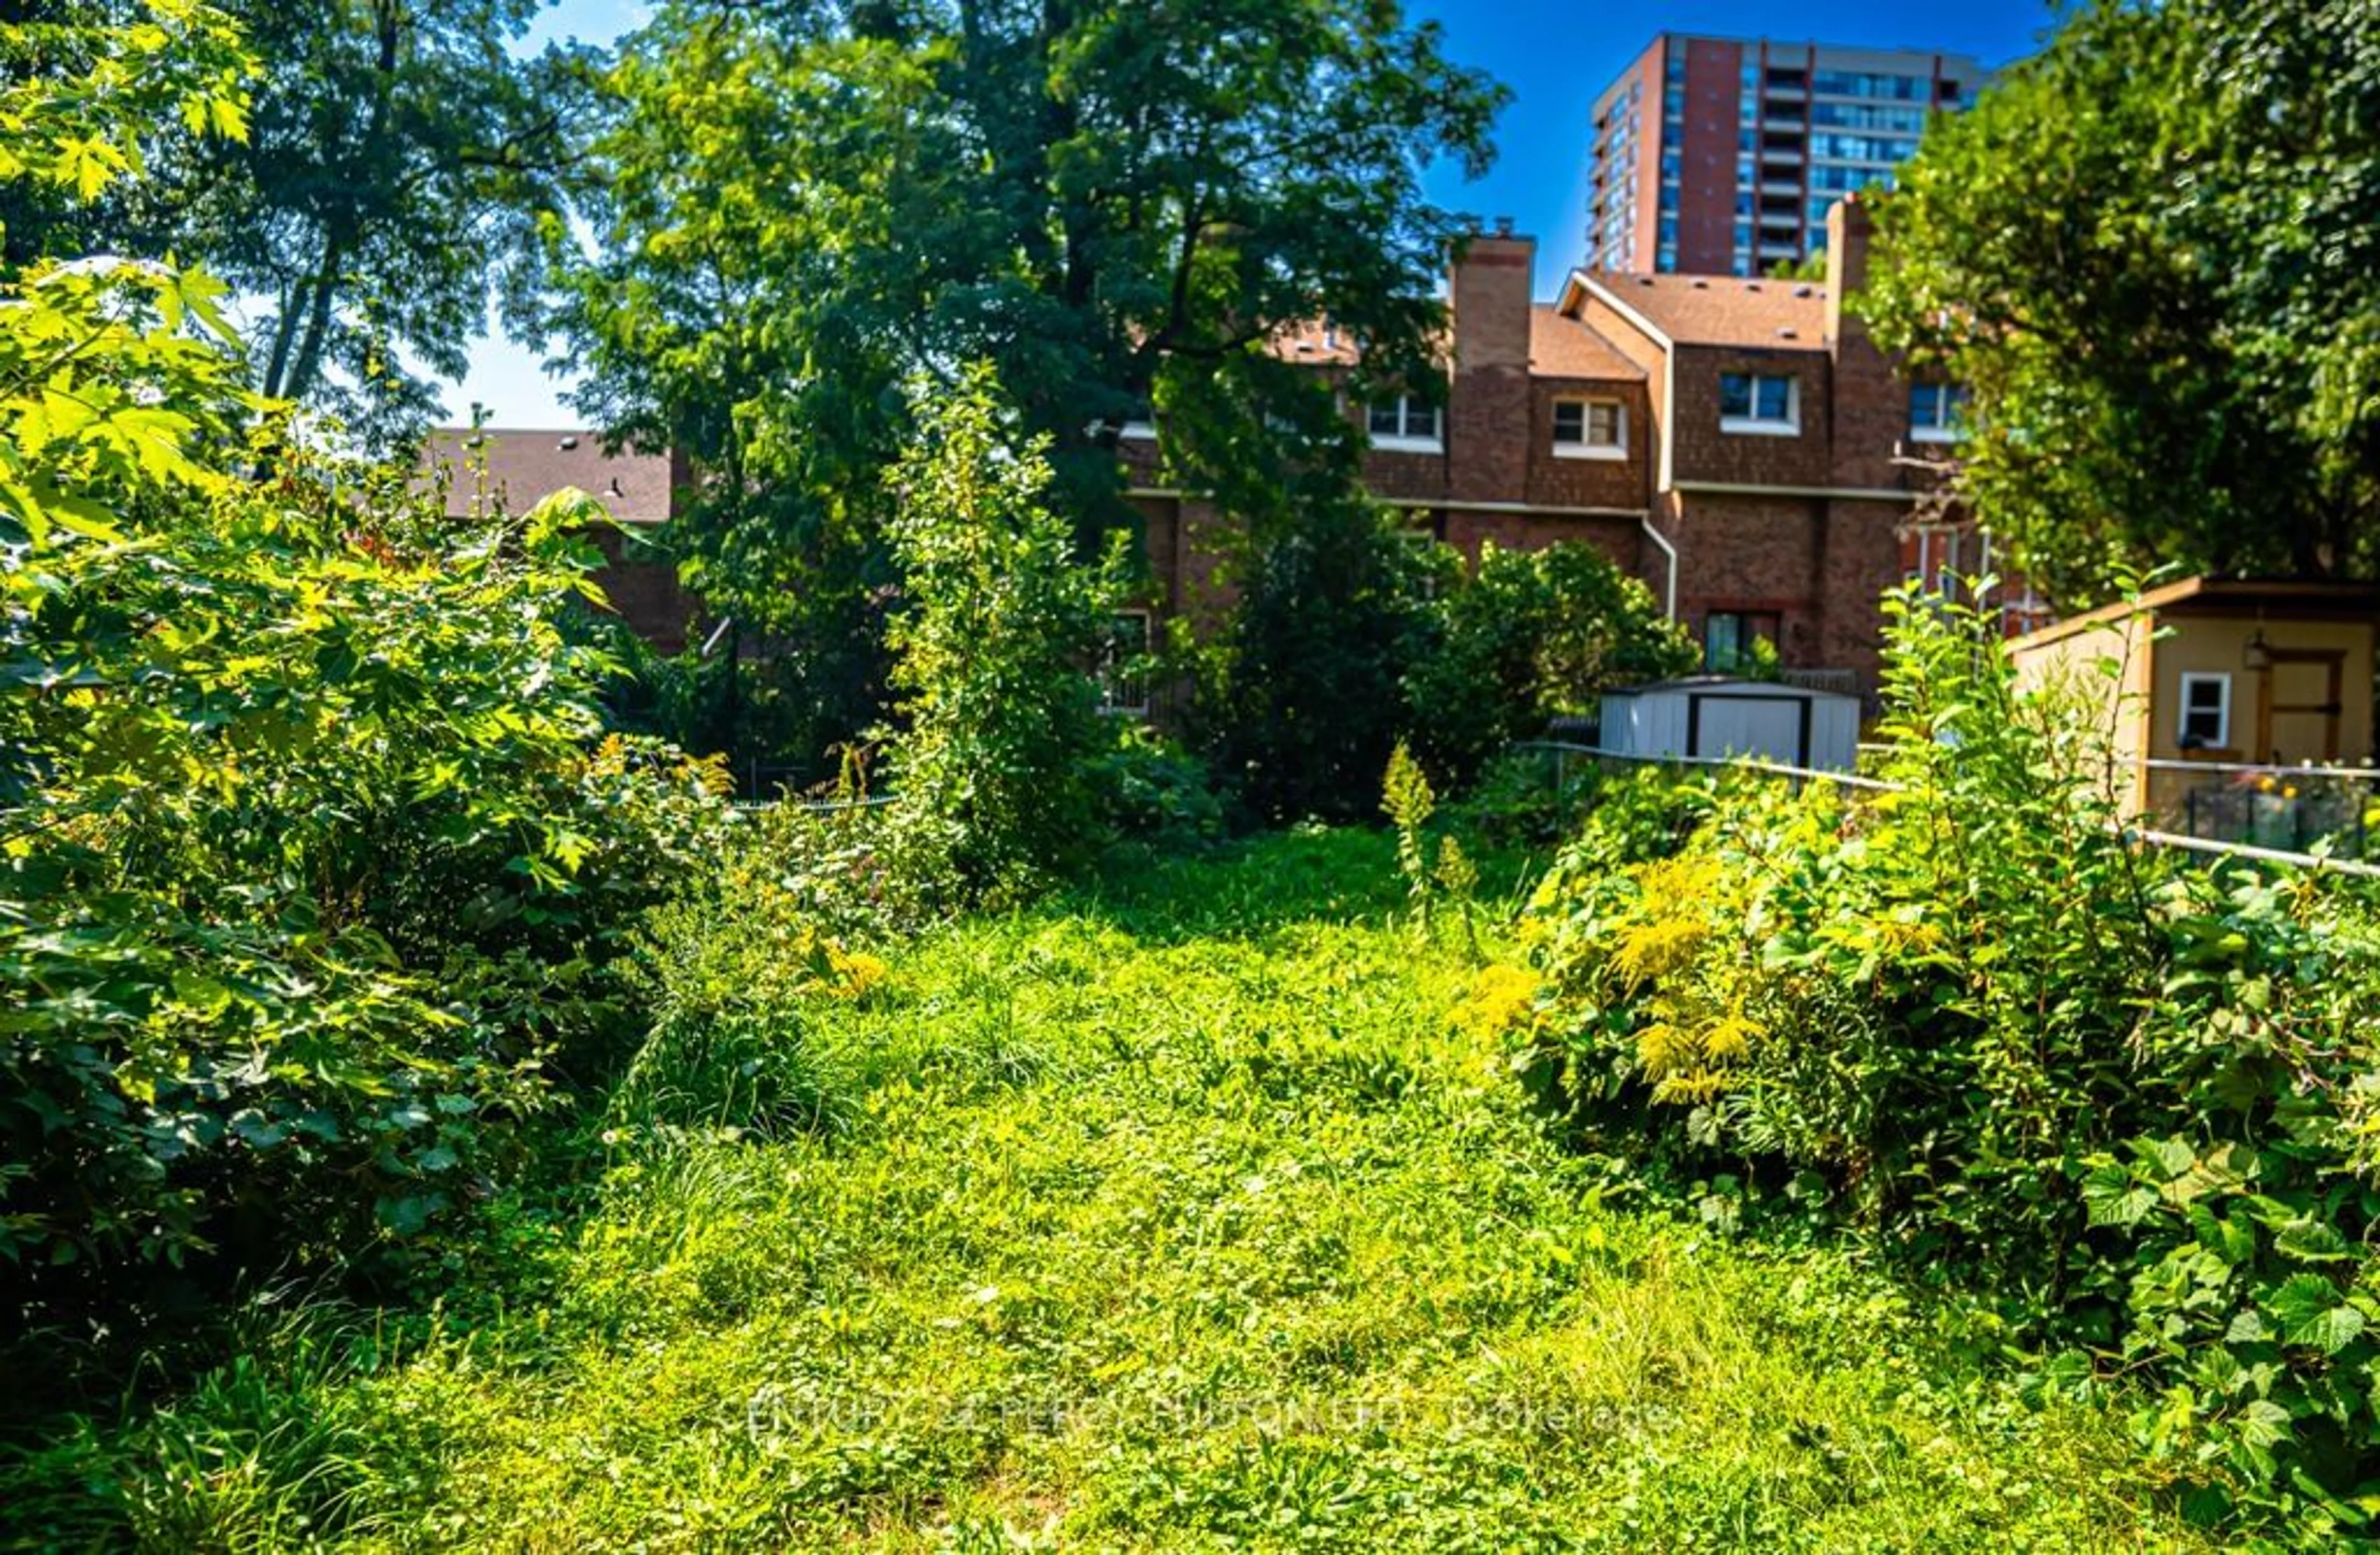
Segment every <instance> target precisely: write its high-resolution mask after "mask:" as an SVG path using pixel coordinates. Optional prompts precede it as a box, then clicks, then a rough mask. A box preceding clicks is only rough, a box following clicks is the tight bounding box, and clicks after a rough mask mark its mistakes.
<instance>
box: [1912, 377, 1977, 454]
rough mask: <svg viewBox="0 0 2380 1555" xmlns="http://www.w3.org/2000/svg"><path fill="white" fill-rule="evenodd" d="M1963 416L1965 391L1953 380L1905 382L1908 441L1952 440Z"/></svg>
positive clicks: (1934, 441)
mask: <svg viewBox="0 0 2380 1555" xmlns="http://www.w3.org/2000/svg"><path fill="white" fill-rule="evenodd" d="M1966 419H1967V391H1966V390H1965V389H1962V388H1961V387H1960V386H1959V385H1958V384H1956V383H1912V384H1910V385H1909V438H1910V441H1911V442H1913V443H1955V442H1957V441H1958V439H1959V436H1960V434H1961V431H1963V430H1964V428H1965V425H1966Z"/></svg>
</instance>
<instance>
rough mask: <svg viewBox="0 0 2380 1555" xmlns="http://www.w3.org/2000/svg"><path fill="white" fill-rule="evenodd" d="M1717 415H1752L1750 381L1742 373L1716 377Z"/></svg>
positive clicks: (1723, 374)
mask: <svg viewBox="0 0 2380 1555" xmlns="http://www.w3.org/2000/svg"><path fill="white" fill-rule="evenodd" d="M1718 413H1719V414H1720V415H1722V416H1749V415H1751V414H1752V379H1751V376H1750V375H1749V374H1746V373H1742V372H1722V373H1720V374H1719V375H1718Z"/></svg>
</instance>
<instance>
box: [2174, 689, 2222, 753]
mask: <svg viewBox="0 0 2380 1555" xmlns="http://www.w3.org/2000/svg"><path fill="white" fill-rule="evenodd" d="M2174 734H2175V737H2176V739H2177V740H2178V741H2179V742H2180V746H2181V748H2182V749H2184V750H2228V749H2230V748H2231V677H2230V675H2229V674H2226V673H2223V672H2221V671H2216V672H2211V673H2206V672H2197V671H2192V672H2189V673H2186V674H2183V675H2182V677H2181V711H2180V717H2179V719H2178V720H2177V727H2176V728H2175V731H2174Z"/></svg>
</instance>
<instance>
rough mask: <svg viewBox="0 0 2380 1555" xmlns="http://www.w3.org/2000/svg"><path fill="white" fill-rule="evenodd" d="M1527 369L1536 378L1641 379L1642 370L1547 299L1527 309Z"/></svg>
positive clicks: (1630, 381)
mask: <svg viewBox="0 0 2380 1555" xmlns="http://www.w3.org/2000/svg"><path fill="white" fill-rule="evenodd" d="M1529 371H1530V372H1531V373H1532V374H1533V375H1535V376H1536V377H1539V378H1613V379H1619V380H1621V381H1624V382H1628V383H1639V382H1642V381H1643V379H1644V377H1645V370H1644V369H1643V368H1641V367H1638V366H1637V365H1636V364H1635V363H1634V362H1632V361H1630V360H1629V359H1628V358H1626V357H1623V356H1621V354H1620V350H1619V348H1618V347H1617V346H1613V345H1612V344H1611V342H1609V340H1606V339H1604V338H1603V336H1602V335H1600V334H1597V333H1596V332H1595V331H1594V330H1593V329H1592V328H1590V327H1589V326H1587V325H1586V324H1585V323H1582V322H1580V321H1578V320H1576V319H1573V318H1571V317H1570V316H1569V315H1567V314H1565V313H1563V312H1562V311H1561V310H1560V309H1558V308H1556V307H1555V306H1554V305H1553V304H1552V303H1550V302H1539V303H1533V304H1531V305H1530V308H1529Z"/></svg>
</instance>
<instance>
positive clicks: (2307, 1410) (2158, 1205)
mask: <svg viewBox="0 0 2380 1555" xmlns="http://www.w3.org/2000/svg"><path fill="white" fill-rule="evenodd" d="M1895 608H1896V610H1897V612H1898V614H1899V617H1900V619H1899V621H1898V624H1897V625H1896V626H1895V628H1894V641H1893V647H1892V650H1891V653H1890V667H1889V674H1888V706H1889V712H1888V718H1887V721H1886V723H1885V726H1884V729H1883V734H1884V735H1885V736H1886V738H1887V739H1888V742H1889V754H1888V756H1887V757H1886V758H1885V759H1884V760H1883V762H1882V764H1881V767H1880V769H1879V775H1881V776H1883V777H1885V778H1887V779H1888V780H1891V781H1894V782H1896V783H1899V784H1903V785H1905V786H1904V789H1903V791H1901V792H1897V793H1892V794H1888V795H1883V796H1874V797H1863V798H1861V799H1860V800H1859V802H1857V803H1855V804H1847V803H1846V802H1845V800H1844V799H1843V798H1842V797H1841V796H1838V795H1837V794H1835V793H1833V792H1832V791H1829V790H1828V789H1826V788H1824V787H1815V788H1813V789H1811V790H1809V791H1807V792H1804V793H1803V794H1801V795H1799V796H1794V795H1791V794H1788V793H1787V792H1785V791H1784V790H1782V789H1781V788H1780V787H1779V786H1777V785H1775V784H1755V783H1754V782H1753V781H1752V780H1745V781H1744V783H1743V784H1740V785H1738V786H1736V787H1734V788H1732V789H1731V790H1725V791H1722V792H1721V793H1720V794H1719V796H1718V798H1717V801H1716V802H1715V803H1713V802H1712V801H1710V800H1708V799H1704V800H1700V801H1697V802H1696V803H1695V808H1696V809H1699V810H1700V811H1702V813H1703V814H1704V816H1705V819H1704V820H1703V821H1702V824H1701V825H1700V827H1699V829H1698V830H1696V831H1694V833H1693V834H1692V836H1691V837H1689V838H1686V839H1685V840H1684V841H1683V842H1682V844H1681V845H1679V846H1677V847H1674V848H1672V849H1664V850H1662V851H1661V854H1660V856H1656V857H1653V858H1651V859H1649V860H1646V855H1647V852H1648V850H1647V849H1646V848H1645V845H1644V843H1645V832H1644V828H1643V827H1642V826H1640V825H1639V824H1637V823H1636V822H1635V821H1633V820H1622V821H1617V822H1615V821H1610V820H1606V819H1605V817H1604V816H1603V815H1600V814H1598V815H1597V817H1596V818H1594V819H1593V820H1590V822H1589V825H1588V828H1587V833H1586V838H1585V841H1584V842H1582V843H1581V844H1579V845H1578V846H1577V847H1576V848H1575V849H1574V850H1573V852H1572V853H1571V854H1570V855H1568V856H1566V857H1565V859H1564V861H1563V863H1562V865H1561V867H1560V869H1559V870H1558V871H1557V872H1556V874H1555V875H1554V876H1553V877H1552V878H1551V879H1550V880H1549V881H1548V883H1547V885H1546V887H1545V888H1544V890H1543V891H1542V892H1541V893H1540V895H1539V897H1538V900H1537V903H1536V908H1535V911H1534V913H1533V926H1532V927H1531V928H1530V929H1529V930H1528V933H1529V935H1530V936H1531V938H1532V939H1533V940H1534V941H1535V942H1536V943H1537V944H1538V945H1539V946H1540V947H1541V948H1540V952H1539V956H1540V962H1541V965H1542V966H1543V968H1544V970H1545V971H1546V973H1547V975H1548V978H1550V979H1551V980H1552V982H1553V984H1554V986H1555V989H1556V990H1557V991H1556V994H1555V997H1554V999H1553V1001H1552V1002H1551V1005H1550V1008H1549V1012H1548V1016H1547V1019H1546V1022H1545V1025H1544V1027H1543V1029H1544V1030H1545V1032H1546V1033H1547V1034H1548V1038H1549V1039H1551V1041H1552V1043H1553V1045H1554V1048H1555V1051H1556V1053H1557V1055H1558V1056H1559V1058H1560V1060H1561V1062H1562V1063H1564V1064H1565V1065H1566V1067H1567V1069H1568V1073H1569V1086H1568V1089H1569V1094H1570V1096H1571V1097H1572V1099H1573V1102H1574V1103H1575V1104H1577V1105H1579V1106H1580V1107H1581V1108H1582V1109H1583V1112H1582V1118H1583V1120H1585V1121H1588V1122H1589V1123H1590V1124H1591V1126H1592V1127H1594V1128H1595V1129H1597V1130H1598V1131H1601V1132H1603V1133H1604V1136H1605V1137H1606V1138H1608V1139H1615V1140H1616V1139H1618V1138H1620V1137H1621V1136H1623V1134H1625V1133H1633V1132H1634V1131H1636V1130H1639V1129H1644V1128H1645V1127H1646V1126H1647V1125H1649V1127H1650V1130H1651V1135H1652V1138H1653V1141H1654V1146H1653V1148H1654V1149H1655V1151H1656V1152H1657V1153H1658V1155H1659V1156H1661V1157H1663V1158H1665V1159H1666V1160H1669V1161H1670V1163H1671V1166H1672V1169H1673V1170H1675V1171H1677V1172H1680V1173H1681V1174H1682V1175H1683V1176H1689V1177H1693V1176H1699V1177H1702V1178H1704V1179H1706V1181H1710V1182H1714V1183H1715V1182H1716V1180H1717V1174H1719V1173H1728V1174H1730V1182H1731V1183H1733V1184H1734V1187H1733V1188H1732V1189H1731V1190H1730V1197H1733V1198H1740V1197H1742V1196H1743V1195H1744V1194H1746V1193H1749V1194H1751V1195H1753V1196H1755V1197H1763V1198H1766V1199H1767V1200H1769V1201H1771V1202H1775V1203H1778V1204H1779V1205H1785V1204H1793V1205H1798V1206H1800V1207H1802V1208H1804V1209H1806V1208H1808V1207H1810V1206H1813V1205H1815V1204H1820V1203H1831V1205H1832V1206H1833V1207H1834V1208H1835V1209H1836V1210H1837V1212H1839V1213H1841V1214H1843V1215H1847V1216H1849V1217H1850V1218H1851V1219H1852V1221H1855V1222H1856V1223H1857V1224H1859V1225H1860V1226H1862V1227H1864V1229H1865V1230H1866V1231H1867V1232H1868V1233H1871V1234H1872V1235H1873V1237H1874V1238H1875V1239H1876V1244H1877V1245H1878V1246H1879V1247H1880V1248H1882V1249H1884V1250H1885V1251H1886V1252H1888V1254H1889V1255H1890V1256H1892V1257H1895V1258H1896V1259H1898V1260H1900V1261H1902V1262H1903V1263H1904V1265H1905V1266H1906V1267H1908V1268H1909V1269H1911V1270H1914V1271H1918V1272H1921V1273H1922V1274H1924V1275H1925V1276H1926V1277H1928V1278H1936V1279H1942V1280H1947V1281H1957V1282H1973V1283H1974V1284H1977V1285H1979V1286H1980V1287H1981V1288H1982V1289H1984V1290H1985V1291H1987V1292H1989V1293H1990V1294H1991V1295H1992V1296H1993V1298H1994V1299H1995V1300H1997V1301H1998V1303H1999V1304H2000V1306H2001V1310H2002V1313H2003V1319H2004V1321H2005V1322H2006V1323H2007V1325H2008V1329H2009V1332H2010V1335H2011V1336H2012V1337H2014V1338H2017V1339H2020V1340H2022V1342H2027V1343H2030V1344H2034V1345H2046V1346H2050V1347H2052V1348H2053V1349H2055V1348H2058V1347H2064V1346H2080V1347H2085V1348H2086V1349H2087V1352H2088V1355H2087V1356H2082V1355H2078V1356H2076V1357H2075V1358H2073V1359H2072V1360H2071V1361H2068V1360H2059V1361H2058V1362H2055V1363H2053V1364H2052V1365H2051V1366H2049V1367H2047V1368H2046V1370H2045V1372H2044V1374H2043V1375H2044V1379H2045V1385H2051V1386H2056V1385H2076V1384H2080V1383H2082V1382H2083V1380H2084V1379H2088V1378H2090V1377H2091V1376H2092V1375H2093V1374H2094V1373H2096V1374H2098V1376H2099V1377H2100V1379H2102V1381H2105V1380H2107V1379H2112V1378H2114V1377H2116V1376H2119V1375H2126V1376H2133V1377H2138V1378H2141V1379H2145V1380H2147V1381H2148V1382H2149V1383H2150V1384H2151V1385H2152V1387H2153V1389H2155V1390H2156V1392H2155V1398H2154V1400H2153V1401H2149V1402H2143V1403H2142V1404H2141V1405H2140V1406H2139V1407H2138V1408H2137V1410H2136V1411H2135V1413H2134V1418H2133V1423H2134V1426H2135V1428H2136V1430H2137V1433H2138V1435H2139V1438H2140V1440H2141V1441H2142V1443H2143V1446H2145V1447H2146V1448H2148V1449H2149V1450H2150V1451H2152V1452H2155V1453H2156V1454H2157V1455H2159V1456H2160V1457H2164V1458H2169V1459H2170V1460H2171V1461H2173V1462H2174V1464H2176V1471H2177V1472H2178V1473H2180V1474H2181V1475H2182V1476H2185V1477H2186V1478H2187V1479H2189V1480H2190V1481H2192V1482H2193V1483H2194V1484H2196V1485H2197V1486H2199V1487H2200V1490H2199V1493H2198V1494H2197V1496H2196V1497H2195V1499H2194V1502H2193V1504H2194V1506H2195V1507H2196V1509H2197V1511H2198V1512H2200V1513H2201V1514H2203V1515H2206V1516H2210V1517H2222V1516H2226V1515H2228V1514H2231V1513H2233V1512H2238V1513H2239V1514H2240V1515H2241V1516H2243V1517H2246V1518H2248V1519H2249V1520H2250V1521H2252V1522H2253V1520H2255V1519H2257V1518H2267V1517H2269V1518H2277V1519H2279V1520H2281V1523H2282V1525H2287V1526H2289V1527H2291V1528H2293V1529H2294V1530H2295V1531H2296V1532H2297V1533H2298V1534H2299V1535H2301V1536H2303V1537H2317V1536H2324V1535H2328V1534H2332V1533H2336V1532H2337V1531H2338V1530H2340V1529H2346V1528H2362V1527H2364V1526H2365V1525H2366V1524H2367V1522H2368V1520H2369V1517H2370V1512H2369V1510H2368V1508H2367V1507H2366V1506H2365V1505H2364V1504H2363V1502H2364V1500H2365V1499H2366V1498H2369V1497H2371V1496H2372V1495H2374V1494H2375V1493H2380V1484H2375V1483H2374V1481H2373V1480H2372V1479H2371V1477H2370V1476H2369V1468H2368V1465H2369V1464H2370V1463H2371V1462H2372V1461H2373V1452H2374V1447H2375V1446H2380V1414H2375V1407H2374V1397H2375V1395H2374V1392H2373V1391H2372V1385H2373V1383H2374V1380H2375V1379H2380V1378H2376V1377H2375V1373H2374V1365H2375V1362H2380V1345H2375V1344H2374V1340H2373V1338H2372V1337H2371V1335H2370V1334H2369V1333H2368V1331H2367V1330H2368V1329H2369V1328H2370V1327H2371V1326H2372V1324H2373V1323H2374V1321H2375V1320H2380V1290H2375V1288H2374V1283H2373V1281H2374V1262H2373V1260H2372V1258H2371V1257H2370V1253H2369V1247H2368V1243H2369V1239H2370V1237H2371V1235H2372V1234H2373V1231H2374V1225H2375V1223H2380V1219H2376V1218H2380V1191H2375V1189H2374V1186H2373V1184H2372V1178H2371V1168H2372V1164H2373V1152H2372V1149H2371V1146H2370V1139H2371V1134H2370V1127H2371V1120H2372V1117H2373V1096H2374V1087H2373V1083H2372V1078H2371V1077H2372V1075H2373V1073H2374V1063H2375V1057H2376V1056H2380V1053H2376V1052H2375V1039H2380V1028H2375V1027H2374V1022H2373V1020H2372V1014H2371V1013H2372V1011H2373V1010H2374V1009H2375V1008H2380V904H2375V903H2374V901H2372V900H2370V899H2369V897H2368V894H2365V893H2358V892H2356V891H2352V890H2350V889H2348V888H2347V887H2345V886H2341V885H2337V884H2333V883H2331V882H2328V881H2323V880H2320V879H2318V878H2313V877H2288V878H2278V879H2265V878H2260V877H2258V876H2256V875H2255V874H2253V873H2252V872H2249V871H2246V870H2243V869H2240V868H2237V867H2232V866H2223V865H2211V864H2208V863H2206V862H2204V861H2203V860H2198V859H2195V858H2192V856H2187V855H2181V854H2178V853H2175V852H2172V851H2169V850H2159V849H2143V848H2142V847H2140V846H2138V845H2137V844H2134V843H2132V842H2131V841H2130V840H2129V839H2128V837H2127V836H2126V834H2125V833H2124V831H2123V829H2122V827H2121V826H2120V825H2119V813H2118V810H2117V808H2116V807H2115V805H2114V804H2113V803H2112V801H2111V800H2109V799H2108V798H2107V796H2105V794H2104V792H2103V791H2102V789H2101V788H2100V787H2099V786H2098V780H2099V779H2100V778H2101V776H2102V775H2103V774H2104V773H2105V772H2106V771H2107V768H2106V766H2105V765H2104V762H2105V759H2106V753H2105V752H2104V750H2103V749H2101V748H2100V745H2099V742H2098V739H2097V737H2095V736H2093V735H2088V734H2086V733H2085V732H2084V730H2085V728H2086V725H2085V724H2083V723H2082V722H2081V721H2080V719H2079V717H2078V715H2077V714H2076V713H2075V712H2074V711H2071V710H2070V709H2069V708H2068V707H2066V706H2064V705H2062V704H2061V702H2060V700H2059V699H2058V697H2056V696H2054V695H2049V694H2041V695H2020V694H2019V693H2018V692H2017V690H2016V688H2015V686H2014V681H2013V674H2012V672H2011V671H2010V669H2009V668H2008V667H2007V665H2006V663H2005V662H2004V661H2003V660H2002V659H2001V658H2000V657H1999V655H1998V653H1997V652H1995V651H1994V650H1993V648H1992V647H1991V643H1992V632H1991V623H1990V621H1989V620H1988V619H1987V618H1985V617H1981V616H1973V615H1970V614H1969V613H1966V612H1964V611H1961V610H1959V609H1956V608H1952V607H1945V606H1942V605H1940V604H1939V603H1937V602H1934V601H1924V602H1920V601H1909V600H1904V601H1900V603H1899V604H1898V605H1896V607H1895ZM2107 673H2108V674H2120V666H2113V665H2111V666H2108V667H2107ZM1644 781H1645V782H1648V783H1649V782H1652V781H1655V780H1650V779H1647V780H1644ZM1632 860H1646V861H1645V862H1642V863H1638V864H1636V865H1635V867H1633V868H1631V867H1630V865H1631V863H1632ZM1648 1099H1649V1101H1650V1103H1651V1106H1650V1110H1649V1111H1648V1110H1647V1105H1646V1104H1647V1101H1648ZM1747 1167H1749V1168H1750V1171H1749V1172H1747V1171H1746V1169H1747Z"/></svg>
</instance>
